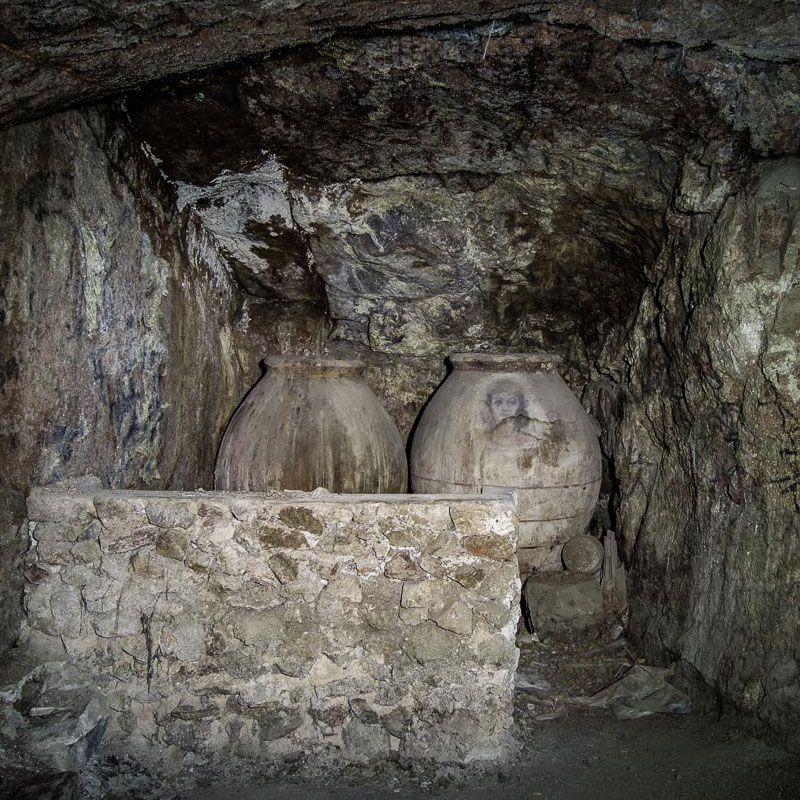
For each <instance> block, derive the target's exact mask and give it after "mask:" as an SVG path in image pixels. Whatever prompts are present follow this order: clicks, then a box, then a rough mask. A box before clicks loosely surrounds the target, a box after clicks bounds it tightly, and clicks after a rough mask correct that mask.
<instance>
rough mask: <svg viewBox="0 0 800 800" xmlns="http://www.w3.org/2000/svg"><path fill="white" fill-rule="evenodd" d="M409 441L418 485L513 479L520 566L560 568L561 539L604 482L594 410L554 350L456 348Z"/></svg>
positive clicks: (454, 486) (448, 486)
mask: <svg viewBox="0 0 800 800" xmlns="http://www.w3.org/2000/svg"><path fill="white" fill-rule="evenodd" d="M451 362H452V364H453V367H454V369H453V372H452V374H451V375H450V376H449V377H448V378H447V380H446V381H445V382H444V384H442V386H441V387H440V389H439V390H438V391H437V393H436V394H435V395H434V396H433V398H432V399H431V401H430V403H429V404H428V406H427V408H426V409H425V412H424V413H423V415H422V418H421V419H420V423H419V427H418V428H417V431H416V433H415V435H414V440H413V444H412V448H411V483H412V490H413V491H414V492H424V493H441V492H478V491H495V490H497V489H498V488H505V489H509V488H510V489H515V490H517V494H518V502H519V518H520V531H519V545H520V550H519V551H518V558H519V560H520V569H521V571H522V572H530V571H533V570H535V569H541V568H547V569H550V568H552V569H560V547H561V545H562V544H563V543H564V542H565V541H567V540H568V539H570V538H571V537H573V536H575V535H577V534H580V533H583V532H584V530H585V529H586V526H587V525H588V524H589V521H590V520H591V517H592V513H593V511H594V506H595V503H596V502H597V497H598V493H599V489H600V474H601V463H600V447H599V444H598V442H597V437H596V434H595V431H594V428H593V425H592V422H591V420H590V419H589V416H588V415H587V414H586V412H585V411H584V410H583V407H582V406H581V404H580V403H579V402H578V400H577V398H576V397H575V396H574V395H573V394H572V392H571V391H570V390H569V388H568V387H567V385H566V384H565V383H564V381H563V380H562V379H561V377H560V376H559V375H558V373H557V372H556V371H555V369H556V365H557V363H558V357H557V356H555V355H553V354H549V353H530V354H508V355H483V354H480V355H479V354H456V355H453V356H452V357H451Z"/></svg>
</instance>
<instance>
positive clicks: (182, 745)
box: [6, 489, 520, 770]
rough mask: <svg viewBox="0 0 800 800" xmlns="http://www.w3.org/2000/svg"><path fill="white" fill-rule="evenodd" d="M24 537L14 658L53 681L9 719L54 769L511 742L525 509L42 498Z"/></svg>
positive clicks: (65, 494)
mask: <svg viewBox="0 0 800 800" xmlns="http://www.w3.org/2000/svg"><path fill="white" fill-rule="evenodd" d="M28 517H29V522H28V530H29V535H30V550H29V552H28V555H27V559H26V564H25V578H26V589H25V598H24V612H25V619H24V624H23V634H22V638H21V640H20V647H21V648H23V649H25V650H26V651H27V652H28V653H29V654H33V655H35V657H36V658H37V660H38V662H39V663H40V664H41V663H45V662H46V663H45V667H43V668H40V669H38V670H37V671H35V674H34V673H29V674H27V675H26V676H24V677H23V678H22V679H20V680H19V681H17V683H16V684H15V685H14V686H13V687H9V688H7V698H10V702H11V703H12V706H13V704H14V703H16V706H14V708H15V709H17V710H15V713H14V714H11V715H10V716H9V714H6V717H7V718H9V719H11V723H12V725H13V726H15V731H16V734H17V736H18V738H20V740H21V741H23V743H24V742H25V741H26V737H27V739H29V740H30V741H31V742H33V740H34V739H35V740H36V742H38V746H39V749H38V751H37V753H38V755H39V757H42V754H43V753H44V755H45V756H50V760H51V761H54V760H55V761H58V764H57V766H58V767H59V768H64V767H65V766H69V765H70V764H74V762H75V761H76V760H78V761H79V760H80V758H81V757H85V755H86V753H87V752H89V751H90V750H92V749H94V748H97V747H100V748H102V749H104V750H105V751H106V752H116V751H119V752H125V753H128V754H133V755H134V756H135V757H136V758H138V759H140V760H141V761H142V762H143V763H145V764H152V765H153V767H154V768H155V769H158V770H163V768H164V767H163V765H165V764H172V765H174V768H175V769H176V770H181V769H183V770H185V769H188V768H189V767H194V766H196V765H198V764H212V765H213V764H217V763H218V764H220V765H222V764H224V765H225V766H226V767H228V768H231V767H234V766H235V765H236V764H244V763H247V762H250V763H254V762H256V761H259V760H263V759H281V758H284V757H287V756H291V755H292V754H296V753H299V752H302V753H306V754H318V755H320V757H327V756H329V755H331V754H335V755H336V756H339V757H342V758H344V759H348V760H355V761H364V760H370V759H376V758H383V757H386V756H389V755H390V754H391V753H398V754H401V755H404V756H407V757H411V758H433V759H437V760H440V761H460V762H468V761H473V760H481V759H495V758H500V757H502V756H503V754H504V752H505V748H506V747H507V746H508V745H509V743H510V737H509V731H510V727H511V724H512V718H511V715H512V694H513V678H514V671H515V668H516V663H517V658H518V651H517V648H516V645H515V642H514V636H515V631H516V625H517V619H518V614H519V611H518V608H519V602H518V601H519V589H520V583H519V573H518V568H517V563H516V558H515V551H516V535H517V534H516V506H515V498H514V497H513V495H500V496H465V495H458V496H453V497H443V496H421V495H416V496H415V495H382V496H381V495H367V496H355V495H332V494H328V493H310V494H306V493H299V492H298V493H295V492H291V493H290V492H285V493H277V494H270V495H263V494H236V493H214V492H174V493H173V492H129V491H105V490H104V491H76V490H64V489H37V490H34V491H33V492H32V493H31V496H30V498H29V500H28ZM65 695H68V696H69V698H70V700H69V702H66V701H65V700H64V696H65ZM23 696H24V697H25V698H27V700H26V702H25V703H24V708H25V709H27V711H25V713H21V712H19V710H18V707H19V706H20V704H19V702H18V701H19V698H21V697H23ZM56 706H58V707H59V708H63V707H64V706H66V707H69V709H70V713H71V714H72V717H74V731H73V734H74V735H72V738H71V739H70V741H71V742H72V743H71V744H70V747H69V748H68V750H69V752H68V753H66V754H65V752H64V749H63V748H61V750H59V749H58V748H57V747H56V748H55V750H57V751H58V754H57V758H56V756H55V755H54V752H55V751H54V750H53V747H51V746H50V745H52V742H51V743H50V745H45V744H42V742H43V741H44V742H46V741H47V737H46V736H44V737H43V736H42V721H43V719H44V720H46V719H47V718H48V714H49V713H50V712H48V711H47V709H50V708H54V707H56ZM57 716H58V724H59V725H60V726H61V728H60V729H59V730H61V729H63V726H64V725H65V724H66V723H65V721H64V718H63V716H64V715H63V713H61V714H59V715H57ZM33 721H35V723H36V725H35V727H36V733H35V736H34V734H33V730H34V726H33ZM76 731H77V732H76ZM54 733H55V731H54ZM67 738H69V737H67ZM63 739H64V737H63V736H61V739H59V741H61V740H63ZM34 749H35V748H34Z"/></svg>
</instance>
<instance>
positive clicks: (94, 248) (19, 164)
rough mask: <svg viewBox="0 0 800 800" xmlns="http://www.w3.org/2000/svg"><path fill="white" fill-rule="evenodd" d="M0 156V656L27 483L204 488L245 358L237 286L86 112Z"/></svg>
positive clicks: (60, 120) (97, 118) (10, 611)
mask: <svg viewBox="0 0 800 800" xmlns="http://www.w3.org/2000/svg"><path fill="white" fill-rule="evenodd" d="M0 154H2V158H0V239H2V241H3V252H2V255H0V283H2V287H3V288H2V294H0V352H1V353H2V358H1V359H0V419H2V425H0V451H2V453H3V458H2V459H0V493H2V496H3V498H7V501H6V502H3V503H2V506H1V507H0V532H2V535H3V540H2V548H3V552H4V558H3V561H2V564H1V565H0V575H2V581H0V584H2V587H3V588H2V605H3V608H4V609H5V610H6V611H5V613H4V614H3V615H2V622H1V623H0V646H2V645H3V644H5V643H7V642H8V641H10V640H11V639H13V636H14V628H15V624H16V621H17V620H18V618H19V611H18V608H19V592H20V589H21V584H20V580H21V579H20V577H19V572H18V570H17V566H18V564H17V559H18V556H19V555H21V552H22V551H21V549H20V541H19V537H20V532H19V527H18V525H19V522H20V521H21V519H22V516H23V514H22V508H21V500H22V498H23V497H24V496H25V494H26V493H27V491H28V488H29V487H30V486H31V484H42V483H49V482H52V481H56V480H60V479H64V478H69V477H73V476H79V475H83V474H85V473H87V472H91V473H92V474H95V475H98V476H99V477H100V478H101V479H102V481H103V483H104V484H105V485H115V486H128V487H137V486H138V487H146V486H150V487H163V486H171V487H176V488H184V487H185V488H190V489H193V488H196V487H198V486H209V485H210V484H211V470H212V468H213V458H214V453H215V451H216V447H217V444H218V439H219V435H220V432H221V430H222V428H223V426H224V425H225V423H226V422H227V419H228V417H229V415H230V413H231V411H232V409H233V408H234V407H235V406H236V403H237V402H238V400H239V398H240V397H241V395H242V394H243V393H244V390H245V388H246V387H247V386H248V385H249V383H250V382H251V381H252V380H253V371H254V370H253V368H254V366H255V362H256V359H255V358H253V357H251V356H250V354H249V352H247V351H246V348H245V347H243V346H241V342H240V339H241V336H240V334H241V329H242V325H243V323H242V322H241V320H240V319H239V318H238V308H239V307H240V306H241V299H240V296H239V291H238V289H237V288H236V287H235V286H234V284H233V283H232V282H231V280H230V278H229V276H228V275H227V273H226V272H225V270H224V269H220V268H219V267H218V265H217V264H216V263H215V262H214V260H213V254H212V253H208V252H204V251H203V250H202V248H200V247H194V248H193V249H192V248H189V247H187V246H185V245H184V244H182V242H184V241H185V242H189V243H191V242H193V241H195V240H194V239H192V237H191V235H190V234H191V229H190V228H189V229H188V231H187V228H186V226H187V225H188V222H187V218H181V217H180V216H178V215H176V214H174V213H172V212H170V211H169V202H168V197H167V198H166V200H167V202H163V203H162V202H161V201H162V199H165V196H164V186H163V185H162V182H161V180H160V178H159V176H158V173H157V171H155V170H154V169H153V168H152V165H151V164H150V162H149V161H148V160H147V159H146V158H144V157H143V155H144V154H143V153H142V152H141V151H140V150H139V149H138V147H137V146H135V145H133V144H132V143H130V142H129V141H128V140H127V139H126V138H125V136H124V135H123V134H122V133H121V132H120V131H119V130H118V129H115V128H113V126H109V125H108V124H107V122H106V118H105V116H104V115H103V114H102V113H101V112H100V111H98V110H94V111H87V112H85V113H81V112H70V113H66V114H62V115H59V116H56V117H52V118H50V119H48V120H44V121H41V122H35V123H30V124H28V125H24V126H21V127H18V128H14V129H12V130H10V131H7V132H5V133H3V134H2V135H1V136H0ZM255 372H257V369H256V370H255ZM245 373H247V377H246V378H245V377H244V374H245Z"/></svg>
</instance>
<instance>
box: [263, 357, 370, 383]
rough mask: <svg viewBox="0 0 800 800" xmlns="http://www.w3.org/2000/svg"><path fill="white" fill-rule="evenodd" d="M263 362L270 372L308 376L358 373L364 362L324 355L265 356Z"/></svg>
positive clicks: (362, 368)
mask: <svg viewBox="0 0 800 800" xmlns="http://www.w3.org/2000/svg"><path fill="white" fill-rule="evenodd" d="M264 363H265V364H266V365H267V366H268V367H269V369H270V371H271V372H281V373H288V374H292V375H307V376H309V377H326V378H327V377H336V376H338V375H359V374H361V372H363V370H364V367H365V366H366V364H364V362H363V361H360V360H359V359H357V358H326V357H325V356H267V357H266V358H265V359H264Z"/></svg>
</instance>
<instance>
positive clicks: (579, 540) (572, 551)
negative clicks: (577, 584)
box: [561, 535, 604, 575]
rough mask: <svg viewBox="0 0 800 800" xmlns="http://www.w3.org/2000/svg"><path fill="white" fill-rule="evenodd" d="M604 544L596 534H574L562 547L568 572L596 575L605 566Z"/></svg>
mask: <svg viewBox="0 0 800 800" xmlns="http://www.w3.org/2000/svg"><path fill="white" fill-rule="evenodd" d="M603 554H604V549H603V544H602V542H601V541H600V540H599V539H597V538H595V537H594V536H583V535H581V536H573V537H572V538H571V539H570V540H569V541H568V542H565V543H564V546H563V547H562V548H561V562H562V563H563V564H564V569H566V570H567V571H568V572H581V573H583V574H585V575H595V574H597V573H598V572H599V571H600V570H601V569H602V568H603Z"/></svg>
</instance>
